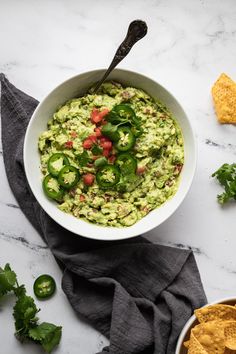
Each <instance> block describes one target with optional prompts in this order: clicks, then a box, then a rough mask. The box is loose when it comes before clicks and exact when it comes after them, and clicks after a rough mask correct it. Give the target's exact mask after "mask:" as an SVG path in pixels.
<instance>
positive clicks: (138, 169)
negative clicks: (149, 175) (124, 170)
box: [136, 166, 146, 175]
mask: <svg viewBox="0 0 236 354" xmlns="http://www.w3.org/2000/svg"><path fill="white" fill-rule="evenodd" d="M145 171H146V166H139V167H138V168H137V171H136V172H137V174H138V175H142V174H143V173H144V172H145Z"/></svg>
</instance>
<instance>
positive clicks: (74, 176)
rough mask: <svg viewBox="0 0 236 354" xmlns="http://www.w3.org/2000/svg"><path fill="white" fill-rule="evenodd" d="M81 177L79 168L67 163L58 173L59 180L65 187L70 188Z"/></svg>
mask: <svg viewBox="0 0 236 354" xmlns="http://www.w3.org/2000/svg"><path fill="white" fill-rule="evenodd" d="M79 178H80V174H79V171H78V170H77V168H76V167H74V166H71V165H67V166H64V167H63V168H62V170H61V171H60V173H59V175H58V182H59V184H60V185H61V186H62V187H63V188H65V189H70V188H72V187H74V186H75V185H76V184H77V183H78V181H79Z"/></svg>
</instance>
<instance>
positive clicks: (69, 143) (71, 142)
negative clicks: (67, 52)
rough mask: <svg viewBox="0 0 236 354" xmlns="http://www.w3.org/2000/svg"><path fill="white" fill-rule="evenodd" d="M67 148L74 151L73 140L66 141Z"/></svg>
mask: <svg viewBox="0 0 236 354" xmlns="http://www.w3.org/2000/svg"><path fill="white" fill-rule="evenodd" d="M65 148H67V149H72V148H73V141H71V140H68V141H66V142H65Z"/></svg>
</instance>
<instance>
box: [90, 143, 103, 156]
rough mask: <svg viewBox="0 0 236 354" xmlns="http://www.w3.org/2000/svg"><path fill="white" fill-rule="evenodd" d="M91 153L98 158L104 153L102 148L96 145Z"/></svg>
mask: <svg viewBox="0 0 236 354" xmlns="http://www.w3.org/2000/svg"><path fill="white" fill-rule="evenodd" d="M91 151H92V153H93V155H95V156H97V155H100V154H101V153H102V148H100V147H99V146H98V145H97V144H94V145H93V147H92V149H91Z"/></svg>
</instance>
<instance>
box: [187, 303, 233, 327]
mask: <svg viewBox="0 0 236 354" xmlns="http://www.w3.org/2000/svg"><path fill="white" fill-rule="evenodd" d="M194 313H195V315H196V317H197V319H198V321H199V322H200V323H202V322H209V321H215V320H219V321H236V307H235V306H230V305H223V304H219V305H210V306H207V307H203V308H200V309H198V310H195V311H194Z"/></svg>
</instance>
